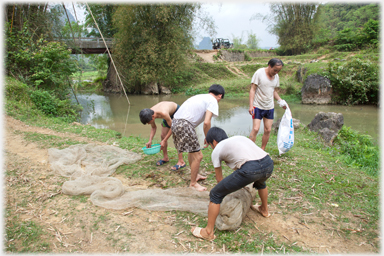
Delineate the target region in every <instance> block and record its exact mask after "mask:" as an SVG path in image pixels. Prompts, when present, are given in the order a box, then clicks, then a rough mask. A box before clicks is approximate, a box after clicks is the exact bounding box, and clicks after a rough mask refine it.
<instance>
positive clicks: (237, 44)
mask: <svg viewBox="0 0 384 256" xmlns="http://www.w3.org/2000/svg"><path fill="white" fill-rule="evenodd" d="M243 40H244V33H243V32H241V36H239V37H237V36H235V35H234V34H232V43H233V49H245V48H247V46H246V45H245V44H243Z"/></svg>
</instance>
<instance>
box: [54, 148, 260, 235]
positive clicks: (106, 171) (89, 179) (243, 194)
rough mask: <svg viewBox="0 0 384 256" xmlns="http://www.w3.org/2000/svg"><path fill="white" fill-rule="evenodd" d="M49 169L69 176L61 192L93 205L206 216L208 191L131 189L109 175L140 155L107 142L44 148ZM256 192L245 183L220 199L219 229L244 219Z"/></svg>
mask: <svg viewBox="0 0 384 256" xmlns="http://www.w3.org/2000/svg"><path fill="white" fill-rule="evenodd" d="M48 154H49V162H50V165H51V169H52V171H53V172H55V173H56V174H58V175H61V176H65V177H69V181H66V182H64V184H63V186H62V192H63V193H64V194H67V195H90V199H91V201H92V203H93V204H94V205H97V206H100V207H104V208H108V209H115V210H122V209H125V208H129V207H138V208H141V209H144V210H152V211H172V210H176V211H189V212H193V213H196V214H199V215H201V216H207V215H208V204H209V192H208V191H204V192H198V191H197V190H195V189H192V188H189V187H182V188H171V189H146V190H132V188H129V187H124V186H123V184H122V182H121V181H120V180H119V179H117V178H114V177H109V176H110V175H112V174H113V173H114V172H115V171H116V169H117V168H118V167H119V166H120V165H123V164H131V163H134V162H136V161H138V160H140V159H141V155H139V154H136V153H133V152H129V151H126V150H124V149H121V148H118V147H115V146H109V145H95V144H87V145H81V144H79V145H72V146H70V147H68V148H66V149H62V150H59V149H55V148H50V149H49V150H48ZM255 195H256V191H255V189H253V188H251V186H247V187H246V188H244V189H241V190H239V191H236V192H234V193H232V194H230V195H228V196H226V197H225V198H224V201H223V202H222V204H221V210H220V214H219V216H218V218H217V221H216V227H217V228H218V229H219V230H233V229H236V228H238V227H239V226H240V224H241V222H242V220H243V219H244V218H245V215H246V214H247V212H248V210H249V209H250V206H251V204H252V201H253V199H254V198H255Z"/></svg>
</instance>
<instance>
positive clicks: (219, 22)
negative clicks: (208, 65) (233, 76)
mask: <svg viewBox="0 0 384 256" xmlns="http://www.w3.org/2000/svg"><path fill="white" fill-rule="evenodd" d="M100 2H103V1H100ZM119 2H120V3H124V1H119ZM72 3H74V5H75V7H76V2H64V4H65V7H66V9H67V10H69V11H70V12H71V13H72V14H73V16H74V17H75V14H74V12H73V7H72ZM202 6H203V7H202V8H203V10H204V12H207V13H209V15H210V16H211V17H212V18H213V20H214V22H215V25H216V32H217V33H216V37H217V38H226V39H229V40H230V41H231V42H232V39H233V37H234V36H235V37H241V36H242V38H243V42H246V41H247V38H248V32H251V33H254V34H256V38H258V39H259V40H260V41H259V47H260V48H268V49H269V48H270V47H274V48H276V47H277V46H278V44H277V37H276V36H275V35H271V34H269V33H268V32H267V24H265V23H263V22H262V21H261V20H252V21H250V19H251V17H252V15H255V14H257V13H260V14H262V15H265V14H267V13H269V4H268V3H262V2H257V1H254V2H241V1H240V2H237V3H235V1H233V2H232V1H231V2H222V3H220V2H207V3H203V5H202ZM76 9H77V7H76ZM76 15H77V18H78V19H79V21H80V20H84V10H78V9H77V10H76ZM203 37H209V35H208V34H207V33H206V32H205V31H200V32H199V34H198V36H197V38H196V41H195V44H199V43H200V42H201V40H202V39H203Z"/></svg>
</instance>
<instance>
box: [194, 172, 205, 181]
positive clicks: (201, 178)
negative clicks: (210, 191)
mask: <svg viewBox="0 0 384 256" xmlns="http://www.w3.org/2000/svg"><path fill="white" fill-rule="evenodd" d="M206 178H207V177H205V176H202V175H200V174H197V177H196V181H199V180H205V179H206Z"/></svg>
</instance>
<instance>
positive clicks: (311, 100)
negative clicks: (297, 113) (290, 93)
mask: <svg viewBox="0 0 384 256" xmlns="http://www.w3.org/2000/svg"><path fill="white" fill-rule="evenodd" d="M331 94H332V86H331V81H330V80H329V79H328V78H326V77H324V76H321V75H317V74H312V75H309V76H308V77H307V79H305V81H304V85H303V87H302V88H301V101H302V103H303V104H330V103H331Z"/></svg>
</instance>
